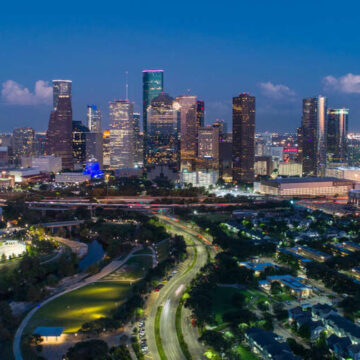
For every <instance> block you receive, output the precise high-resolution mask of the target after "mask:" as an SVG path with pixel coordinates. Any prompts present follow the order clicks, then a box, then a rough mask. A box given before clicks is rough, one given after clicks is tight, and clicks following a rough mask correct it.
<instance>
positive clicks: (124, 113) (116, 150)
mask: <svg viewBox="0 0 360 360" xmlns="http://www.w3.org/2000/svg"><path fill="white" fill-rule="evenodd" d="M133 113H134V103H132V102H130V101H129V100H127V99H126V100H116V101H113V102H110V166H111V167H112V168H115V169H124V168H133V167H134V134H135V129H134V121H133Z"/></svg>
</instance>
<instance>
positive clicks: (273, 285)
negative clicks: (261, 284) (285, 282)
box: [271, 281, 282, 295]
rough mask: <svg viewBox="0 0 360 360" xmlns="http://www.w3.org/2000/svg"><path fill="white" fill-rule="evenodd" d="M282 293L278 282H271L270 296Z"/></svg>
mask: <svg viewBox="0 0 360 360" xmlns="http://www.w3.org/2000/svg"><path fill="white" fill-rule="evenodd" d="M281 293H282V287H281V284H280V283H279V282H278V281H273V282H272V283H271V294H272V295H279V294H281Z"/></svg>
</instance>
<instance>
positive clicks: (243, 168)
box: [232, 94, 255, 183]
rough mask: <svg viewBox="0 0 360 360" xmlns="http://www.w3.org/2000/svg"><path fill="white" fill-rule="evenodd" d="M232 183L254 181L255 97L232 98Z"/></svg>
mask: <svg viewBox="0 0 360 360" xmlns="http://www.w3.org/2000/svg"><path fill="white" fill-rule="evenodd" d="M232 120H233V142H232V149H233V150H232V156H233V181H234V182H240V183H250V182H252V181H254V163H255V96H250V95H249V94H239V96H237V97H234V98H233V116H232Z"/></svg>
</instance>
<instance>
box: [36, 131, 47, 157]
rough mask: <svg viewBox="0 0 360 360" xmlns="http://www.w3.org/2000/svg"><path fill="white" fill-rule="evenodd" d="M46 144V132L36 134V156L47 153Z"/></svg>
mask: <svg viewBox="0 0 360 360" xmlns="http://www.w3.org/2000/svg"><path fill="white" fill-rule="evenodd" d="M45 144H46V134H45V133H38V134H35V150H34V154H35V155H36V156H42V155H44V154H45Z"/></svg>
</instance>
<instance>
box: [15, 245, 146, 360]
mask: <svg viewBox="0 0 360 360" xmlns="http://www.w3.org/2000/svg"><path fill="white" fill-rule="evenodd" d="M139 249H141V247H137V248H134V249H133V250H132V251H131V252H130V253H129V254H128V255H127V256H126V257H125V258H124V259H122V260H114V261H112V262H111V263H110V264H108V265H106V266H105V267H104V268H103V269H102V270H101V271H100V272H99V273H97V274H95V275H93V276H90V277H88V278H86V279H85V280H83V281H81V282H79V283H76V284H74V285H73V286H70V287H69V288H68V289H66V290H65V291H62V292H60V293H57V294H56V295H53V296H51V297H49V298H48V299H46V300H44V301H43V302H42V303H41V304H39V305H38V306H36V307H35V308H33V309H32V310H31V311H30V312H29V313H28V314H27V315H26V316H25V318H24V319H23V321H22V322H21V324H20V325H19V327H18V329H17V330H16V333H15V337H14V342H13V353H14V358H15V360H23V357H22V355H21V337H22V334H23V332H24V329H25V328H26V326H27V324H28V323H29V321H30V319H31V318H32V316H33V315H34V314H35V313H36V311H38V309H39V308H40V307H42V306H44V305H46V304H47V303H49V302H50V301H52V300H54V299H56V298H58V297H59V296H62V295H64V294H66V293H68V292H70V291H73V290H77V289H80V288H82V287H83V286H86V285H89V284H91V283H93V282H96V281H98V280H99V279H101V278H103V277H105V276H106V275H108V274H110V273H112V272H114V271H115V270H116V269H118V268H119V267H121V266H123V265H124V264H125V263H126V262H127V261H128V260H129V259H130V258H131V257H132V256H133V253H134V252H136V251H138V250H139Z"/></svg>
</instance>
